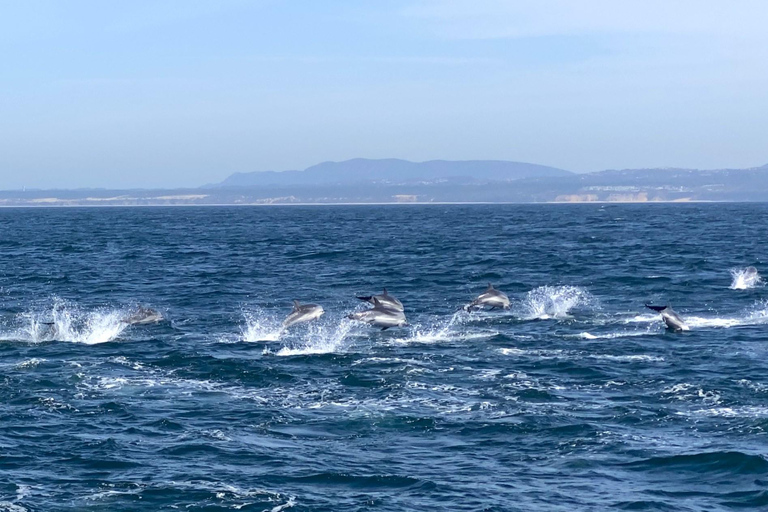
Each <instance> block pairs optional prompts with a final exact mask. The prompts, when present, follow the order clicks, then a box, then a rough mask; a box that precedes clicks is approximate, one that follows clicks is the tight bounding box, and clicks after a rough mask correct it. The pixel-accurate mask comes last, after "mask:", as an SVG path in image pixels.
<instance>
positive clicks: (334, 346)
mask: <svg viewBox="0 0 768 512" xmlns="http://www.w3.org/2000/svg"><path fill="white" fill-rule="evenodd" d="M354 325H355V324H354V323H353V322H351V321H350V320H347V319H346V318H345V319H343V320H342V321H341V322H340V323H339V324H338V325H335V326H329V325H322V324H312V325H309V326H308V328H307V330H306V331H305V333H304V334H303V335H302V338H301V340H300V341H299V342H298V343H296V344H291V345H290V346H285V347H283V348H281V349H280V350H278V351H277V352H276V353H275V355H277V356H297V355H312V354H329V353H333V352H340V351H343V350H344V349H345V348H346V347H347V343H346V338H347V335H348V334H349V333H350V331H351V330H352V329H353V327H354Z"/></svg>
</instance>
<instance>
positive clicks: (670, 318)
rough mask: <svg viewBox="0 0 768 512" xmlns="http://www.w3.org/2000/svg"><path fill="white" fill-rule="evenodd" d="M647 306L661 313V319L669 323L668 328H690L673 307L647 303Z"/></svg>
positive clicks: (679, 329) (680, 329)
mask: <svg viewBox="0 0 768 512" xmlns="http://www.w3.org/2000/svg"><path fill="white" fill-rule="evenodd" d="M645 307H647V308H648V309H652V310H654V311H658V312H659V313H661V319H662V320H664V323H665V324H666V325H667V329H669V330H670V331H677V332H679V331H687V330H689V329H688V326H687V325H686V324H685V321H684V320H683V319H682V318H680V315H678V314H677V313H675V311H674V310H673V309H672V308H671V307H669V306H651V305H650V304H646V305H645Z"/></svg>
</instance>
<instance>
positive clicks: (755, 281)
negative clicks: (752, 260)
mask: <svg viewBox="0 0 768 512" xmlns="http://www.w3.org/2000/svg"><path fill="white" fill-rule="evenodd" d="M754 268H755V267H746V268H732V269H731V270H730V273H731V277H732V281H731V286H730V288H731V290H749V289H750V288H755V287H756V286H761V285H762V284H763V279H762V277H760V274H758V273H757V272H756V271H754V270H753V269H754Z"/></svg>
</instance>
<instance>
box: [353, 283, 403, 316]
mask: <svg viewBox="0 0 768 512" xmlns="http://www.w3.org/2000/svg"><path fill="white" fill-rule="evenodd" d="M358 299H360V300H364V301H365V302H370V303H371V304H373V299H376V300H378V301H379V304H381V305H382V306H384V307H387V308H389V309H396V310H397V311H405V308H404V307H403V303H402V302H400V301H399V300H397V299H396V298H394V297H393V296H391V295H390V294H389V293H388V292H387V289H386V288H384V293H382V294H381V295H369V296H367V297H358Z"/></svg>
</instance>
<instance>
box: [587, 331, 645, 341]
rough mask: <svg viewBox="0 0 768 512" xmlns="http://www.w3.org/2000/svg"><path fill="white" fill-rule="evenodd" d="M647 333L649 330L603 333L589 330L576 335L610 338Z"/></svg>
mask: <svg viewBox="0 0 768 512" xmlns="http://www.w3.org/2000/svg"><path fill="white" fill-rule="evenodd" d="M649 334H652V333H651V332H649V331H630V332H609V333H605V334H592V333H589V332H582V333H581V334H579V335H578V337H579V338H582V339H585V340H612V339H616V338H628V337H632V336H648V335H649Z"/></svg>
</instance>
